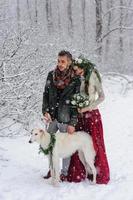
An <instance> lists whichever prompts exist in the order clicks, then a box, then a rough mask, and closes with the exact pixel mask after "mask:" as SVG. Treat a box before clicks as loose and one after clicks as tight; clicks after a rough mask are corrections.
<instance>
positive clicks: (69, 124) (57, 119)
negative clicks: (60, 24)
mask: <svg viewBox="0 0 133 200" xmlns="http://www.w3.org/2000/svg"><path fill="white" fill-rule="evenodd" d="M79 88H80V79H79V76H75V75H74V71H73V68H72V55H71V53H70V52H68V51H64V50H63V51H61V52H59V54H58V61H57V66H56V68H55V69H54V70H52V71H50V72H49V74H48V76H47V80H46V85H45V90H44V93H43V104H42V113H43V116H44V119H45V120H47V122H49V123H50V124H49V128H48V130H47V131H48V132H49V133H50V134H53V133H56V132H57V131H58V130H59V131H60V132H68V134H73V132H74V131H75V126H76V124H77V114H78V113H77V108H76V107H74V106H72V105H71V102H70V101H71V97H72V96H73V95H74V94H75V93H79ZM69 164H70V158H66V159H63V169H62V174H61V179H62V180H65V178H67V171H68V167H69ZM50 176H51V175H50V171H49V172H48V174H47V175H46V176H44V178H49V177H50Z"/></svg>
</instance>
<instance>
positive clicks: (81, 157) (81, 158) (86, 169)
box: [78, 151, 88, 178]
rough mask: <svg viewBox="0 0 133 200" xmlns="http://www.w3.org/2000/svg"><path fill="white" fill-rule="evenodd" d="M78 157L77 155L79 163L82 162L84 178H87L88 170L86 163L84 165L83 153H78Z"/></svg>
mask: <svg viewBox="0 0 133 200" xmlns="http://www.w3.org/2000/svg"><path fill="white" fill-rule="evenodd" d="M78 155H79V159H80V161H81V162H82V164H83V165H84V167H85V172H86V178H87V175H88V168H87V163H86V161H85V157H84V153H83V152H82V151H78Z"/></svg>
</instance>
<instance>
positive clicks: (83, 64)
mask: <svg viewBox="0 0 133 200" xmlns="http://www.w3.org/2000/svg"><path fill="white" fill-rule="evenodd" d="M73 65H76V66H78V67H80V68H82V69H86V68H88V67H94V66H95V65H94V64H93V63H92V62H91V61H90V60H88V59H86V58H84V57H82V56H79V57H78V58H75V59H74V60H73Z"/></svg>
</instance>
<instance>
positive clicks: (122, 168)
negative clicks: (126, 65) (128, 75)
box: [0, 79, 133, 200]
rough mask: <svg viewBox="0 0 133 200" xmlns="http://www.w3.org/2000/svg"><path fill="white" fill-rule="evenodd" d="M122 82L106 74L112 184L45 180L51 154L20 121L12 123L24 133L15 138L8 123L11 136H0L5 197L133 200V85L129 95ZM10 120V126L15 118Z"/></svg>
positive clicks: (0, 193) (0, 184) (1, 195)
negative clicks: (31, 138)
mask: <svg viewBox="0 0 133 200" xmlns="http://www.w3.org/2000/svg"><path fill="white" fill-rule="evenodd" d="M122 87H123V86H122V83H121V82H119V81H114V82H113V81H112V79H106V80H105V81H104V90H105V94H106V100H105V101H104V103H103V104H101V106H100V111H101V114H102V119H103V125H104V138H105V144H106V151H107V155H108V161H109V165H110V171H111V180H110V182H109V183H108V185H91V184H90V182H89V181H87V180H86V181H84V182H82V183H66V182H63V183H60V186H59V187H53V186H52V185H50V180H44V179H43V175H45V174H46V173H47V171H48V162H47V158H46V157H44V156H43V155H42V154H38V145H37V144H29V143H28V140H29V133H28V134H27V133H26V131H24V130H23V129H22V127H21V126H20V124H18V125H15V126H13V125H12V131H14V132H15V133H17V132H18V131H20V132H21V134H20V135H21V136H20V135H19V136H17V135H16V134H14V135H13V137H10V134H9V128H5V129H4V131H5V136H8V137H0V200H25V199H28V200H43V199H46V200H74V199H76V200H86V199H90V200H112V199H113V200H125V199H126V200H133V190H132V185H133V171H132V166H133V156H132V152H133V134H132V133H133V123H132V119H133V112H131V111H132V102H133V89H132V88H130V89H129V90H128V91H126V92H124V94H123V92H122ZM7 121H9V123H7ZM7 121H5V122H6V125H7V126H8V125H9V124H11V123H12V121H10V120H9V119H7ZM0 123H1V122H0ZM1 124H2V123H1ZM6 125H5V126H4V127H6ZM13 127H14V130H13ZM1 128H3V126H1ZM10 128H11V127H10Z"/></svg>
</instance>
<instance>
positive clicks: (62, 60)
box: [57, 56, 71, 71]
mask: <svg viewBox="0 0 133 200" xmlns="http://www.w3.org/2000/svg"><path fill="white" fill-rule="evenodd" d="M57 65H58V68H59V70H60V71H64V70H65V69H67V68H69V66H70V65H71V60H70V59H69V58H68V57H67V56H58V64H57Z"/></svg>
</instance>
